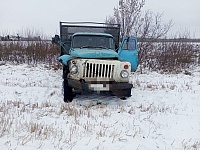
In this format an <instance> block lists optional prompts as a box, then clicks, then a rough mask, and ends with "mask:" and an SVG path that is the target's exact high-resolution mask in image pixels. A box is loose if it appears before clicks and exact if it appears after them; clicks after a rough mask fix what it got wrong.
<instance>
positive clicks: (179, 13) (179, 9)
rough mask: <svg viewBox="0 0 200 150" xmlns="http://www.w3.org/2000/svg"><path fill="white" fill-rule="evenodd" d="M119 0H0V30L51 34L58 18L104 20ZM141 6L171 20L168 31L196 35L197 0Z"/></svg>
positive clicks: (199, 34) (199, 25)
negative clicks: (26, 30)
mask: <svg viewBox="0 0 200 150" xmlns="http://www.w3.org/2000/svg"><path fill="white" fill-rule="evenodd" d="M118 1H119V0H0V4H1V5H0V34H7V33H8V32H9V33H10V34H11V33H16V32H20V31H22V29H30V30H31V29H36V30H38V31H41V32H43V33H44V34H46V35H48V36H51V35H54V34H58V33H59V21H95V22H104V21H105V18H106V17H107V16H109V15H113V8H114V7H117V6H118ZM145 9H150V10H151V11H153V12H154V13H158V12H159V13H163V17H162V18H163V22H168V21H169V20H171V19H172V20H173V24H174V25H173V27H172V29H171V32H170V34H176V33H178V32H184V31H185V30H190V33H191V36H192V37H194V35H195V37H196V38H200V0H146V4H145Z"/></svg>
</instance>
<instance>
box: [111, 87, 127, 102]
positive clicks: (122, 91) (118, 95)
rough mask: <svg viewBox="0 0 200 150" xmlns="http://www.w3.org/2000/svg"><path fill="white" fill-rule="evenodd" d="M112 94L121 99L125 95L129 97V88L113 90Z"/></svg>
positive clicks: (124, 98)
mask: <svg viewBox="0 0 200 150" xmlns="http://www.w3.org/2000/svg"><path fill="white" fill-rule="evenodd" d="M113 95H116V96H117V97H119V98H120V99H121V100H126V98H127V97H131V88H130V89H123V90H120V91H113Z"/></svg>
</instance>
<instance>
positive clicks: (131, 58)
mask: <svg viewBox="0 0 200 150" xmlns="http://www.w3.org/2000/svg"><path fill="white" fill-rule="evenodd" d="M118 59H119V60H122V61H123V60H124V61H128V62H130V63H131V71H136V69H137V67H138V47H137V39H136V38H124V39H123V41H122V43H121V45H120V47H119V50H118Z"/></svg>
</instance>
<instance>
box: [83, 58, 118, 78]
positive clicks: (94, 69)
mask: <svg viewBox="0 0 200 150" xmlns="http://www.w3.org/2000/svg"><path fill="white" fill-rule="evenodd" d="M114 67H115V66H114V65H113V64H102V63H89V62H87V63H86V64H85V67H84V70H83V71H84V72H83V77H86V78H113V74H114Z"/></svg>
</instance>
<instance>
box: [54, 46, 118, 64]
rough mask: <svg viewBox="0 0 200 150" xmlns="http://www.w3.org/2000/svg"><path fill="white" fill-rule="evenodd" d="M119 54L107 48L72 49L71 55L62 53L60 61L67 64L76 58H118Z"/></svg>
mask: <svg viewBox="0 0 200 150" xmlns="http://www.w3.org/2000/svg"><path fill="white" fill-rule="evenodd" d="M117 57H118V54H117V52H115V51H114V50H111V49H110V50H105V49H98V50H96V49H95V50H93V49H88V48H84V49H80V48H78V49H73V50H71V55H62V56H60V57H58V60H59V62H61V63H62V64H64V65H67V62H68V61H69V60H71V59H74V58H94V59H108V58H117Z"/></svg>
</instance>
